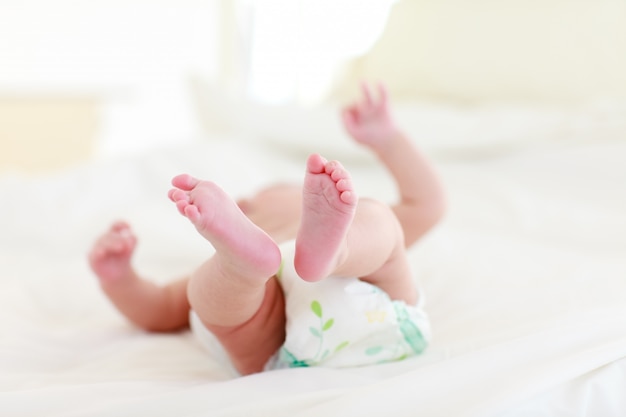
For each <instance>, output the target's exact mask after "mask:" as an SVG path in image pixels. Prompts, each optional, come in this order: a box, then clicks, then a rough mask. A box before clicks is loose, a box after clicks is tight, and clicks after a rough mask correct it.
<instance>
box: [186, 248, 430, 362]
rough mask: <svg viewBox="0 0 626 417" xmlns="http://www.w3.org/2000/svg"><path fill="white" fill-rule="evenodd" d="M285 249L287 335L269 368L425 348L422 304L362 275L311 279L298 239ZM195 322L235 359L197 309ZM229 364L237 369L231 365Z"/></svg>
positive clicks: (209, 342) (376, 358)
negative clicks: (301, 269)
mask: <svg viewBox="0 0 626 417" xmlns="http://www.w3.org/2000/svg"><path fill="white" fill-rule="evenodd" d="M280 249H281V253H282V259H283V263H282V266H281V269H280V271H279V272H278V274H277V276H278V279H279V282H280V284H281V286H282V288H283V292H284V294H285V309H286V317H287V324H286V327H287V328H286V339H285V343H284V344H283V346H282V347H281V348H280V349H279V350H278V352H276V354H275V355H274V356H273V357H272V358H271V359H270V360H269V361H268V363H267V365H266V366H265V369H266V370H272V369H281V368H294V367H307V366H324V367H333V368H341V367H354V366H364V365H371V364H377V363H386V362H392V361H398V360H402V359H405V358H407V357H410V356H413V355H417V354H420V353H422V352H423V351H424V349H425V348H426V346H427V345H428V342H429V340H430V337H431V332H430V324H429V321H428V318H427V316H426V314H425V313H424V312H423V310H422V308H421V305H417V306H411V305H407V304H406V303H404V302H403V301H397V300H391V299H390V298H389V296H388V295H387V293H385V292H384V291H382V290H381V289H380V288H378V287H376V286H374V285H372V284H368V283H366V282H363V281H360V280H359V279H357V278H339V277H329V278H326V279H323V280H321V281H319V282H314V283H311V282H306V281H304V280H302V279H301V278H300V277H299V276H298V275H297V274H296V271H295V269H294V267H293V259H294V251H295V245H294V242H293V241H290V242H287V243H285V244H283V245H281V248H280ZM420 298H421V297H420ZM420 304H421V303H420ZM190 323H191V328H192V331H193V333H194V334H195V336H196V338H198V340H199V341H200V342H201V344H203V345H204V346H205V347H206V348H207V349H208V350H209V351H210V352H211V353H212V354H213V355H216V356H217V357H219V359H223V360H224V361H225V362H226V363H230V361H229V360H228V355H227V354H226V352H225V351H224V349H223V348H222V347H221V346H220V344H219V342H218V340H217V338H216V337H215V336H213V334H212V333H211V332H209V331H208V330H207V329H206V327H204V325H203V324H202V323H201V322H200V320H199V319H198V317H197V315H196V314H195V313H194V312H193V311H191V313H190ZM230 368H231V369H232V370H234V368H233V367H232V365H230Z"/></svg>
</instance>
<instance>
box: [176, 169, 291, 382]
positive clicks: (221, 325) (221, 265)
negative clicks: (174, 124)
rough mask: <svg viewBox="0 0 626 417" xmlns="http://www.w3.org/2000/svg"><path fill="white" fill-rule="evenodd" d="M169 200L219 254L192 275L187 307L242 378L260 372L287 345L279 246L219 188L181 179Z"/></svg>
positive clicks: (205, 182) (178, 179)
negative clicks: (278, 274) (278, 277)
mask: <svg viewBox="0 0 626 417" xmlns="http://www.w3.org/2000/svg"><path fill="white" fill-rule="evenodd" d="M172 184H173V185H174V186H175V187H176V188H175V189H173V190H171V191H170V194H169V195H170V198H171V199H172V201H174V202H175V203H176V206H177V207H178V209H179V211H180V212H181V213H182V214H183V215H184V216H186V217H187V218H188V219H189V220H190V221H191V222H192V223H193V225H194V226H195V227H196V229H197V230H198V232H199V233H200V234H201V235H202V236H203V237H204V238H206V239H207V240H208V241H209V242H210V243H211V244H212V245H213V247H214V248H215V254H214V255H213V256H212V257H211V258H209V259H208V260H207V261H206V262H204V263H203V264H202V265H201V266H200V267H199V268H198V269H197V270H196V271H195V272H194V273H193V274H192V275H191V278H190V281H189V286H188V289H187V294H188V298H189V302H190V304H191V306H192V308H193V309H194V311H195V312H196V314H197V315H198V317H199V318H200V320H201V321H202V322H203V323H204V325H205V326H207V328H208V329H209V330H211V331H212V332H213V333H214V334H215V335H216V336H217V337H218V339H219V340H220V342H221V343H222V345H224V347H225V348H226V350H227V351H228V353H229V355H230V356H231V359H232V360H233V363H234V365H235V367H236V368H237V369H238V370H239V371H240V372H241V373H243V374H248V373H252V372H258V371H261V370H262V368H263V365H264V364H265V363H266V362H267V360H268V359H269V358H270V356H271V355H272V354H273V353H274V352H276V350H277V349H278V348H279V347H280V346H281V345H282V343H283V341H284V325H285V318H284V315H285V313H284V308H281V305H282V304H281V303H282V291H281V289H280V287H279V286H278V285H277V283H276V282H275V280H274V279H271V278H272V277H273V276H274V274H275V273H276V272H277V271H278V269H279V268H280V262H281V255H280V251H279V249H278V246H277V245H276V243H274V241H273V240H272V239H271V238H270V237H269V236H268V235H267V234H266V233H265V232H264V231H263V230H262V229H260V228H259V227H257V226H256V225H255V224H254V223H252V222H251V221H250V220H249V219H248V218H247V217H246V216H245V215H244V214H243V213H242V212H241V210H240V209H239V207H238V206H237V204H236V203H235V202H234V201H233V200H232V199H231V198H230V197H229V196H228V195H227V194H226V193H225V192H224V191H223V190H222V189H221V188H219V187H218V186H217V185H215V184H214V183H211V182H208V181H200V180H197V179H195V178H192V177H190V176H188V175H180V176H178V177H176V178H174V180H173V181H172Z"/></svg>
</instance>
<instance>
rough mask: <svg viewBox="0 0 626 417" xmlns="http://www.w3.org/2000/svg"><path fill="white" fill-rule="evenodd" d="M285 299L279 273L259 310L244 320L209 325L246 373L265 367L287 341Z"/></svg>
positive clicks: (273, 279) (236, 364)
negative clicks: (238, 322) (226, 324)
mask: <svg viewBox="0 0 626 417" xmlns="http://www.w3.org/2000/svg"><path fill="white" fill-rule="evenodd" d="M285 322H286V318H285V299H284V295H283V290H282V288H281V286H280V284H279V283H278V280H277V279H276V278H275V277H272V278H271V279H270V280H269V281H268V282H267V284H266V287H265V298H264V299H263V303H262V304H261V307H259V310H258V311H257V312H256V314H255V315H254V316H253V317H252V318H251V319H250V320H248V321H247V322H245V323H244V324H241V325H238V326H231V327H221V326H206V327H207V329H208V330H209V331H210V332H211V333H213V335H215V337H216V338H217V339H218V340H219V342H220V344H221V345H222V346H223V347H224V349H225V350H226V352H227V353H228V356H229V357H230V359H231V361H232V363H233V365H234V367H235V368H236V369H237V371H239V373H241V374H242V375H248V374H253V373H256V372H261V371H263V369H264V367H265V364H266V363H267V362H268V361H269V359H270V358H271V357H272V356H273V355H274V354H275V353H276V352H277V351H278V349H279V348H280V347H281V346H282V344H283V343H284V341H285Z"/></svg>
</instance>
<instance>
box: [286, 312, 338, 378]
mask: <svg viewBox="0 0 626 417" xmlns="http://www.w3.org/2000/svg"><path fill="white" fill-rule="evenodd" d="M310 308H311V311H312V312H313V314H314V315H315V316H316V317H317V318H318V319H319V326H317V327H314V326H310V327H309V332H310V333H311V334H312V335H313V337H315V338H316V339H318V341H319V344H318V348H317V352H316V353H315V356H314V357H313V358H310V359H299V358H297V357H296V356H295V355H294V354H293V353H291V352H289V351H287V349H285V348H283V349H282V352H281V354H282V357H283V359H287V362H288V363H289V367H291V368H297V367H303V366H304V367H306V366H314V365H318V364H319V363H320V362H321V361H323V360H324V359H326V358H327V357H328V356H329V355H330V354H331V352H332V353H337V352H339V351H341V350H343V349H345V348H346V347H347V346H348V345H349V344H350V342H349V341H348V340H345V341H343V342H341V343H339V344H338V345H337V346H335V348H334V349H332V350H331V349H329V348H328V347H327V346H326V344H325V340H324V333H325V332H327V331H329V330H331V329H332V327H333V325H334V324H335V319H334V318H332V317H330V318H327V319H326V318H324V310H323V308H322V305H321V304H320V302H319V301H317V300H313V301H312V302H311V306H310Z"/></svg>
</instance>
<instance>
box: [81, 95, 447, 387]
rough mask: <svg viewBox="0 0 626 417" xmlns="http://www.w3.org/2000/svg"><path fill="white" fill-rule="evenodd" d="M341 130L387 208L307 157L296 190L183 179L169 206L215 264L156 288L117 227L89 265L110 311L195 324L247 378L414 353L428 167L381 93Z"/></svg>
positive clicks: (427, 218)
mask: <svg viewBox="0 0 626 417" xmlns="http://www.w3.org/2000/svg"><path fill="white" fill-rule="evenodd" d="M342 116H343V123H344V125H345V127H346V130H347V131H348V133H349V134H350V135H351V136H352V137H353V138H354V140H355V141H357V142H358V143H360V144H362V145H364V146H366V147H368V148H369V149H371V150H372V151H373V152H374V153H375V154H376V155H377V156H378V158H379V159H380V160H381V161H382V163H383V164H384V165H385V166H386V167H387V169H388V170H389V171H390V173H391V175H392V177H393V178H394V180H395V181H396V184H397V188H398V191H399V200H398V202H397V203H396V204H394V205H392V206H388V205H385V204H382V203H380V202H378V201H375V200H372V199H365V198H359V197H358V196H357V193H356V191H355V190H354V187H353V184H352V182H351V179H350V174H349V172H348V171H347V170H346V169H345V168H344V167H343V166H342V165H341V164H340V163H339V162H336V161H330V162H329V161H327V160H326V159H324V158H323V157H321V156H320V155H317V154H313V155H311V156H309V158H308V160H307V162H306V171H305V176H304V182H303V185H302V187H296V186H290V185H278V186H273V187H269V188H267V189H264V190H262V191H260V192H259V193H257V194H256V195H255V196H253V197H252V198H250V199H246V200H241V201H237V202H236V201H234V200H233V199H231V198H230V197H229V196H228V195H227V194H226V193H225V192H224V191H223V190H222V189H221V188H220V187H218V186H217V185H216V184H214V183H212V182H209V181H203V180H199V179H196V178H193V177H191V176H189V175H179V176H177V177H175V178H174V179H173V180H172V185H173V187H174V188H173V189H172V190H171V191H170V192H169V198H170V199H171V200H172V201H173V202H174V203H175V205H176V207H177V209H178V211H179V212H180V213H181V214H182V215H183V216H185V217H187V218H188V219H189V221H190V222H191V223H192V224H193V225H194V226H195V228H196V229H197V231H198V233H200V234H201V235H202V236H203V237H204V238H205V239H206V240H208V241H209V242H210V244H211V245H212V246H213V248H214V249H215V253H214V254H213V255H212V256H211V257H210V258H209V259H207V260H206V261H205V262H204V263H203V264H201V265H200V266H199V267H198V268H197V269H196V270H195V271H194V272H192V273H191V274H190V276H189V277H187V278H184V279H181V280H178V281H173V282H171V283H170V284H167V285H165V286H158V285H156V284H154V283H152V282H150V281H149V280H145V279H142V278H141V277H140V276H139V275H138V274H137V273H136V272H135V270H134V269H133V267H132V266H131V256H132V254H133V251H134V249H135V245H136V238H135V236H134V235H133V233H132V232H131V229H130V227H129V226H128V225H127V224H126V223H123V222H118V223H115V224H114V225H112V227H111V228H110V230H109V231H108V232H106V233H105V234H104V235H103V236H101V237H100V238H99V239H98V240H97V241H96V243H95V245H94V247H93V249H92V250H91V252H90V254H89V262H90V265H91V268H92V269H93V271H94V273H95V274H96V275H97V276H98V278H99V281H100V284H101V287H102V289H103V291H104V292H105V294H106V295H107V296H108V298H109V299H110V300H111V301H112V303H113V304H114V305H115V306H116V307H117V308H118V309H119V311H120V312H121V313H122V314H124V316H126V317H127V318H128V319H129V320H130V321H131V322H133V323H134V324H136V325H137V326H139V327H141V328H144V329H146V330H150V331H176V330H179V329H182V328H185V327H187V326H189V325H190V324H191V325H192V327H193V328H194V331H195V332H196V333H198V334H199V336H200V337H201V338H202V337H204V336H206V335H209V336H211V337H214V338H216V339H217V340H218V341H219V343H220V344H221V346H222V347H223V348H224V349H225V351H226V352H227V354H228V356H229V358H230V360H231V362H232V365H233V366H234V367H235V369H236V370H237V371H238V372H239V373H240V374H242V375H247V374H251V373H255V372H260V371H263V370H266V369H275V368H280V367H287V366H311V365H320V366H335V367H341V366H359V365H367V364H370V363H379V362H386V361H391V360H399V359H402V358H405V357H407V356H410V355H413V354H418V353H420V352H421V351H422V350H423V349H424V348H425V347H426V345H427V342H428V338H429V327H428V321H427V319H426V317H425V315H424V313H423V312H422V311H421V309H420V307H419V304H418V300H419V294H418V291H417V288H416V286H415V283H414V280H413V278H412V275H411V271H410V266H409V262H408V259H407V254H406V248H407V247H409V246H411V245H412V244H413V243H415V242H416V241H417V240H418V239H419V238H420V237H421V236H423V235H424V234H425V233H426V232H427V231H428V230H429V229H430V228H432V227H433V226H434V225H435V224H436V223H437V222H438V220H439V219H440V218H441V216H442V215H443V212H444V207H445V199H444V195H443V191H442V187H441V185H440V182H439V180H438V178H437V176H436V174H435V172H434V170H433V168H432V167H431V165H430V163H429V162H428V161H427V160H426V159H425V158H424V156H423V155H422V154H421V153H420V152H419V151H418V149H416V147H415V146H414V145H413V143H412V142H411V140H410V139H409V138H407V137H406V136H405V135H404V134H403V133H402V132H401V131H400V130H399V129H398V128H397V127H396V125H395V123H394V121H393V119H392V118H391V115H390V111H389V105H388V100H387V94H386V91H385V89H384V87H382V86H379V87H378V94H377V96H376V97H374V95H373V94H372V91H371V88H370V87H368V86H367V85H364V86H363V98H362V99H360V100H359V101H358V102H357V103H355V104H353V105H352V106H350V107H348V108H347V109H345V110H344V111H343V113H342Z"/></svg>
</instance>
